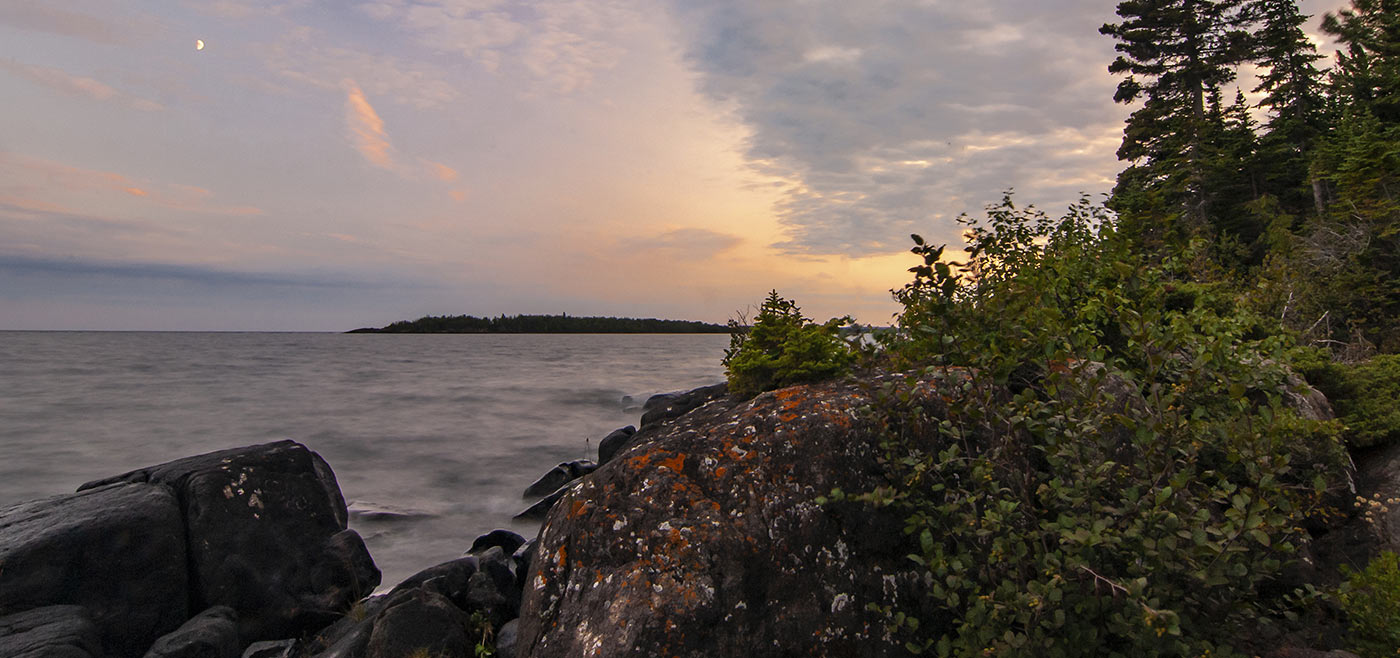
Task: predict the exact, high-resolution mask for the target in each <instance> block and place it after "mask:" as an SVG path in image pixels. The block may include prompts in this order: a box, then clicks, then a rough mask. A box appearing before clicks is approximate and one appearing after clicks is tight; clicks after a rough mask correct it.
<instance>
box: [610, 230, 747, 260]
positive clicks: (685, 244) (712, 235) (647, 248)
mask: <svg viewBox="0 0 1400 658" xmlns="http://www.w3.org/2000/svg"><path fill="white" fill-rule="evenodd" d="M741 242H743V239H742V238H740V237H739V236H737V235H730V234H728V233H720V232H718V231H711V230H709V229H704V228H681V229H675V230H671V231H666V232H665V233H661V234H658V235H656V236H653V237H648V238H635V239H631V240H624V241H622V242H621V243H619V246H620V247H621V248H622V249H624V250H625V251H629V252H655V251H664V252H667V254H666V255H667V258H679V259H682V260H708V259H711V258H714V257H715V256H717V255H719V254H720V253H723V252H725V251H728V250H730V249H733V248H734V247H736V246H738V245H739V243H741Z"/></svg>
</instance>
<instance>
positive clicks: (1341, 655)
mask: <svg viewBox="0 0 1400 658" xmlns="http://www.w3.org/2000/svg"><path fill="white" fill-rule="evenodd" d="M1264 658H1358V656H1357V655H1356V654H1354V653H1352V652H1350V651H1342V650H1341V649H1334V650H1332V651H1321V650H1319V649H1298V648H1292V647H1290V648H1285V649H1277V650H1275V651H1273V652H1270V653H1269V654H1268V655H1266V656H1265V657H1264Z"/></svg>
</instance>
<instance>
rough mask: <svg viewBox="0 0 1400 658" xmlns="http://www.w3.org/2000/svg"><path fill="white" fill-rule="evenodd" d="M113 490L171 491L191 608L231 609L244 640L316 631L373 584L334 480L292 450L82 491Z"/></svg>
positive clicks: (256, 449)
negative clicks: (181, 526) (184, 537)
mask: <svg viewBox="0 0 1400 658" xmlns="http://www.w3.org/2000/svg"><path fill="white" fill-rule="evenodd" d="M113 483H142V484H143V485H145V484H158V485H163V487H166V488H168V489H169V490H171V491H173V492H174V493H175V497H176V498H177V499H178V500H179V506H180V512H181V514H182V516H183V517H184V523H185V527H186V529H187V533H188V549H187V553H188V557H189V559H188V564H189V568H190V580H191V582H190V585H191V592H190V597H189V600H190V601H191V602H192V603H193V604H194V605H195V606H196V609H204V608H207V607H211V606H216V605H223V606H228V607H230V608H232V609H233V610H235V611H236V612H237V614H238V619H239V632H240V635H241V637H242V638H243V640H244V641H245V642H251V641H256V640H269V639H281V638H286V637H293V636H296V635H298V634H300V633H303V632H305V631H310V630H315V629H318V628H321V627H322V626H325V625H326V624H328V623H330V622H332V621H334V620H336V619H337V618H339V617H340V616H341V615H343V614H344V613H345V612H346V611H347V610H349V609H350V608H351V606H352V605H354V603H355V602H356V601H358V600H359V599H360V598H361V597H363V596H364V595H366V594H369V593H370V592H372V591H373V590H374V588H375V586H376V585H378V584H379V570H378V569H376V568H375V567H374V562H373V560H372V559H370V557H369V552H368V550H366V549H365V546H364V542H363V541H362V540H361V539H360V537H359V535H358V534H356V533H355V532H354V531H352V530H347V529H346V518H347V515H346V508H345V499H344V498H343V497H342V496H341V493H340V487H339V486H338V485H337V484H336V481H335V475H334V473H332V472H331V469H330V466H329V465H327V464H326V462H325V461H324V460H322V459H321V457H320V455H317V454H316V453H314V452H312V451H310V450H308V449H307V448H306V447H305V446H303V445H301V444H299V443H296V442H293V441H280V442H277V443H269V444H264V445H256V446H248V447H243V448H235V449H232V450H224V451H220V452H213V453H209V454H205V455H199V456H196V457H189V458H186V459H180V460H176V461H173V462H170V463H167V464H162V465H159V466H152V467H149V468H143V469H140V470H136V471H132V472H130V473H125V474H123V475H119V476H116V477H112V478H107V479H105V480H99V481H96V482H90V483H88V484H85V485H83V487H82V488H81V489H80V491H85V490H90V489H94V488H98V487H103V486H106V485H110V484H113ZM167 563H169V564H174V565H177V566H183V565H184V563H185V561H184V560H168V559H167ZM177 625H178V624H177ZM166 630H169V629H166Z"/></svg>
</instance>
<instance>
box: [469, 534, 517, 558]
mask: <svg viewBox="0 0 1400 658" xmlns="http://www.w3.org/2000/svg"><path fill="white" fill-rule="evenodd" d="M523 545H525V538H524V537H521V536H520V535H519V534H518V533H515V532H511V531H510V530H503V529H500V528H497V529H495V530H492V531H491V532H488V533H486V534H484V535H482V536H480V537H477V538H476V541H473V542H472V547H471V548H469V549H467V553H469V554H473V555H475V554H477V553H483V552H485V551H486V549H488V548H491V547H492V546H499V547H500V549H501V550H502V551H503V552H505V554H506V555H510V554H512V553H515V551H516V549H518V548H520V547H521V546H523Z"/></svg>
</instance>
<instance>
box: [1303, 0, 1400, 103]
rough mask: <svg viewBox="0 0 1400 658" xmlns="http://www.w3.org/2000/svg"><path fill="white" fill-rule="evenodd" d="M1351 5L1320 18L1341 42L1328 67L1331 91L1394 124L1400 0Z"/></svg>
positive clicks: (1359, 0) (1399, 97)
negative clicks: (1341, 46) (1332, 87)
mask: <svg viewBox="0 0 1400 658" xmlns="http://www.w3.org/2000/svg"><path fill="white" fill-rule="evenodd" d="M1351 5H1352V6H1351V9H1343V10H1341V11H1340V12H1338V13H1336V14H1328V15H1327V16H1325V17H1324V18H1323V21H1322V29H1323V30H1324V31H1325V32H1327V33H1328V34H1331V35H1334V36H1336V37H1337V40H1338V41H1340V42H1342V45H1343V46H1344V48H1343V49H1342V50H1341V51H1339V52H1338V53H1337V66H1336V68H1335V69H1334V70H1333V82H1334V83H1335V87H1336V89H1337V92H1338V93H1340V94H1342V95H1345V96H1347V97H1349V98H1350V99H1351V100H1352V101H1353V103H1354V104H1355V105H1358V106H1361V107H1364V108H1365V109H1367V110H1368V111H1370V112H1371V113H1372V114H1374V115H1375V116H1376V118H1377V119H1380V120H1381V121H1382V122H1383V123H1386V124H1390V125H1394V124H1400V0H1352V3H1351Z"/></svg>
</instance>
